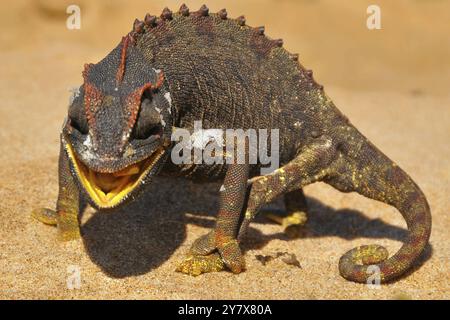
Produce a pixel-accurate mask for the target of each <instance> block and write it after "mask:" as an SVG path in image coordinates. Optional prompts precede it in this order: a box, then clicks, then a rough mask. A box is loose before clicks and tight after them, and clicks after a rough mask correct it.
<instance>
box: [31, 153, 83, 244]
mask: <svg viewBox="0 0 450 320" xmlns="http://www.w3.org/2000/svg"><path fill="white" fill-rule="evenodd" d="M58 170H59V193H58V200H57V202H56V210H51V209H47V208H40V209H35V210H33V211H32V213H31V216H32V217H33V218H35V219H36V220H38V221H40V222H43V223H45V224H48V225H56V226H57V228H58V239H59V240H61V241H69V240H73V239H77V238H79V237H80V227H79V220H78V212H79V209H80V204H79V191H78V188H77V186H76V184H75V181H74V179H73V177H72V174H71V173H70V168H69V159H68V158H67V154H66V152H65V151H64V148H63V147H62V146H61V149H60V154H59V168H58Z"/></svg>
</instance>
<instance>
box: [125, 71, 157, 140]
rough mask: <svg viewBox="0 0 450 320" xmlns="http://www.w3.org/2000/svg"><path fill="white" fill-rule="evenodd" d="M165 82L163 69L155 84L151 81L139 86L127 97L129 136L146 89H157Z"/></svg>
mask: <svg viewBox="0 0 450 320" xmlns="http://www.w3.org/2000/svg"><path fill="white" fill-rule="evenodd" d="M163 83H164V74H163V73H162V71H161V72H160V73H159V76H158V80H157V81H156V84H155V85H153V84H152V83H151V82H147V83H146V84H144V85H143V86H141V87H139V88H137V89H136V90H134V91H133V92H132V93H130V94H129V95H128V96H127V97H126V100H125V101H126V102H125V105H126V110H127V114H128V115H129V116H128V120H127V124H126V125H127V132H128V134H127V137H128V136H129V134H130V133H131V130H132V129H133V126H134V124H135V123H136V119H137V115H138V113H139V108H140V107H141V97H142V95H143V94H144V92H145V90H157V89H159V88H160V87H161V86H162V84H163ZM124 143H125V141H124Z"/></svg>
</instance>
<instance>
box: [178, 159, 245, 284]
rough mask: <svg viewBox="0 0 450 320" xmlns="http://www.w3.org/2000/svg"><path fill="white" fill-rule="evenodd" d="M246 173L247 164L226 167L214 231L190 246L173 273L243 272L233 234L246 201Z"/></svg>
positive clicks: (237, 228)
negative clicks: (225, 269) (226, 270)
mask: <svg viewBox="0 0 450 320" xmlns="http://www.w3.org/2000/svg"><path fill="white" fill-rule="evenodd" d="M248 172H249V165H248V164H232V165H230V166H229V168H228V170H227V173H226V175H225V179H224V183H223V186H222V188H221V191H220V206H219V207H220V209H219V212H218V214H217V220H216V227H215V229H214V230H213V231H211V232H209V233H208V234H206V235H204V236H202V237H200V238H198V239H197V240H196V241H195V242H194V243H193V245H192V247H191V249H190V252H189V255H188V257H187V258H186V259H185V260H184V261H183V262H182V263H181V264H180V265H179V266H178V268H177V269H176V271H179V272H182V273H187V274H190V275H194V276H196V275H199V274H201V273H205V272H213V271H221V270H223V269H224V268H225V266H226V267H227V268H228V269H230V270H231V271H232V272H233V273H240V272H241V271H243V270H244V269H245V261H244V258H243V255H242V252H241V249H240V247H239V243H238V241H237V233H238V230H239V226H240V220H241V215H242V208H243V207H244V201H245V198H246V190H247V179H248Z"/></svg>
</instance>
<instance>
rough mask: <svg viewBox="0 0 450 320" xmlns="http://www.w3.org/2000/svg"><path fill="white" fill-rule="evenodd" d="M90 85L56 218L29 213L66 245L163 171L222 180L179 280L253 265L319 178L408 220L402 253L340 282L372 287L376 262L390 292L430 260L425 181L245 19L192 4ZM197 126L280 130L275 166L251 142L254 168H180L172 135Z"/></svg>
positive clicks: (87, 77) (141, 29) (360, 266)
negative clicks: (271, 233) (256, 224)
mask: <svg viewBox="0 0 450 320" xmlns="http://www.w3.org/2000/svg"><path fill="white" fill-rule="evenodd" d="M82 76H83V83H82V85H81V86H80V87H79V88H78V90H76V91H75V93H74V95H73V97H72V98H71V102H70V104H69V108H68V115H67V116H66V118H65V121H64V124H63V127H62V130H61V134H60V154H59V163H58V176H59V192H58V198H57V201H56V210H51V209H48V208H39V209H35V210H33V211H32V215H33V217H34V218H36V219H38V220H39V221H41V222H43V223H45V224H49V225H56V226H57V230H58V238H59V239H60V240H63V241H68V240H72V239H76V238H79V237H80V235H81V232H80V222H79V213H80V212H79V211H80V201H81V199H87V201H88V203H89V204H90V205H92V206H93V207H94V208H96V209H98V210H99V212H102V211H106V210H109V209H111V208H115V207H118V206H122V205H124V204H126V203H127V202H129V201H133V200H134V199H136V198H137V196H138V195H139V194H141V192H142V191H143V190H145V186H146V185H148V184H150V183H152V180H154V177H155V176H163V177H168V178H171V177H185V178H187V179H191V180H193V181H198V182H204V181H223V185H222V187H221V189H220V191H219V208H218V212H217V218H216V224H215V227H214V228H213V230H211V231H210V232H208V233H207V234H205V235H203V236H201V237H200V238H198V239H197V240H195V241H194V242H193V244H192V246H191V248H190V250H189V253H188V254H187V256H186V257H185V259H184V260H182V261H181V263H180V264H179V265H178V267H177V271H179V272H182V273H185V274H189V275H193V276H196V275H200V274H202V273H206V272H215V271H221V270H229V271H231V272H232V273H236V274H237V273H240V272H243V271H244V270H245V269H246V264H245V259H244V254H243V252H242V251H241V248H240V244H241V242H242V240H243V239H244V236H245V234H246V231H247V230H248V227H249V225H250V223H251V221H252V220H253V219H254V218H255V216H256V215H257V213H258V212H259V211H260V209H261V208H262V207H263V206H264V205H265V204H268V203H270V202H272V201H273V200H275V199H277V198H279V197H283V198H284V201H285V204H286V209H287V216H286V217H285V218H283V219H288V218H289V217H292V216H293V215H295V214H297V215H298V214H299V213H302V212H303V213H305V212H306V211H307V203H306V201H305V196H304V193H303V188H304V187H305V186H307V185H309V184H312V183H315V182H319V181H320V182H324V183H326V184H329V185H330V186H332V187H334V188H335V189H337V190H338V191H341V192H345V193H348V192H356V193H358V194H360V195H362V196H364V197H367V198H369V199H373V200H376V201H380V202H383V203H386V204H388V205H390V206H393V207H394V208H396V209H397V210H398V211H399V212H400V213H401V214H402V216H403V218H404V219H405V220H406V223H407V228H408V236H407V238H406V239H405V241H404V243H403V245H402V246H401V248H400V249H399V250H398V251H397V252H396V253H395V254H394V255H392V256H389V253H388V251H387V249H385V248H384V247H382V246H380V245H375V244H372V245H363V246H360V247H357V248H354V249H352V250H350V251H348V252H347V253H345V254H344V255H343V256H342V257H341V258H340V260H339V272H340V274H341V276H342V277H344V278H345V279H347V280H350V281H354V282H359V283H365V282H366V281H368V279H369V276H370V275H371V273H370V272H369V271H370V269H369V267H370V266H376V267H378V269H379V274H380V279H381V282H382V283H385V282H390V281H393V280H397V279H399V278H400V277H401V276H403V275H405V273H406V272H408V271H410V269H411V268H412V267H413V266H414V265H415V264H417V263H418V260H419V259H420V257H421V255H422V254H423V253H424V251H425V249H426V247H427V245H428V241H429V237H430V233H431V213H430V208H429V205H428V203H427V200H426V197H425V195H424V194H423V192H422V191H421V189H420V188H419V187H418V185H417V184H416V183H415V182H414V181H413V180H412V179H411V178H410V176H409V175H408V174H407V173H406V172H405V171H403V170H402V169H401V168H400V167H399V166H398V165H397V164H396V163H395V162H393V161H392V160H390V159H389V158H388V157H387V156H386V155H384V154H383V153H382V152H381V151H380V150H379V149H378V148H377V147H376V146H374V145H373V144H372V143H371V142H370V141H369V140H368V139H367V138H366V137H365V136H364V135H363V134H362V133H360V132H359V131H358V130H357V129H356V128H355V127H354V126H353V125H352V124H351V122H350V121H349V119H348V118H347V117H346V116H345V115H344V114H343V113H341V112H340V111H339V110H338V109H337V107H336V106H335V105H334V103H333V102H332V101H331V99H330V98H329V97H328V96H327V95H326V94H325V92H324V88H323V86H322V85H320V84H318V83H317V82H316V81H315V80H314V78H313V73H312V71H310V70H307V69H305V67H304V66H303V65H302V64H301V63H300V62H299V57H298V54H291V53H289V52H288V51H287V50H286V49H285V48H284V47H283V41H282V40H275V39H272V38H270V37H268V36H266V35H265V30H264V27H256V28H254V27H250V26H248V25H247V24H246V19H245V17H244V16H240V17H238V18H236V19H232V18H229V17H228V15H227V11H226V10H225V9H222V10H220V11H218V12H217V13H212V12H210V11H209V9H208V8H207V6H206V5H203V6H202V7H201V8H200V9H199V10H197V11H192V12H191V11H190V10H189V8H188V7H187V6H186V5H184V4H183V5H182V6H181V7H180V9H179V10H178V12H172V11H171V10H170V9H168V8H165V9H164V10H163V11H162V13H161V15H160V16H154V15H150V14H147V15H146V16H145V18H144V19H143V20H139V19H136V20H135V21H134V23H133V27H132V30H131V31H130V32H129V33H128V34H126V35H125V36H124V37H123V38H122V39H121V41H120V42H119V44H118V45H117V46H116V47H115V48H114V49H113V50H112V51H111V52H110V53H109V54H108V55H106V57H105V58H103V59H102V60H101V61H100V62H98V63H96V64H92V63H91V64H85V66H84V71H83V73H82ZM198 120H201V121H202V126H203V127H204V128H205V129H206V130H208V129H214V128H220V129H228V128H232V129H238V128H241V129H252V128H253V129H277V130H278V133H279V139H278V154H277V156H278V157H279V166H278V168H277V169H276V170H273V171H271V172H269V173H267V174H261V173H260V172H261V171H260V170H261V167H262V164H261V163H260V161H257V163H250V161H249V155H250V153H251V150H250V149H249V148H248V140H245V139H244V140H245V141H246V142H245V146H246V147H245V148H244V152H243V154H244V161H241V162H239V161H235V162H231V163H212V164H207V163H188V164H186V163H182V164H179V163H174V162H173V161H172V157H171V153H172V151H173V150H174V148H175V146H176V145H177V144H176V141H173V139H172V135H173V132H174V130H175V129H177V128H178V129H180V128H184V129H186V130H189V131H190V132H192V130H193V128H194V122H195V121H198ZM283 221H284V220H283Z"/></svg>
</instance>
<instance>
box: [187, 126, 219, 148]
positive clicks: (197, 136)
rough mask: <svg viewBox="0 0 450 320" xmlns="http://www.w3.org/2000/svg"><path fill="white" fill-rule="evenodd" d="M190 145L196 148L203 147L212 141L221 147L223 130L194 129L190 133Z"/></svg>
mask: <svg viewBox="0 0 450 320" xmlns="http://www.w3.org/2000/svg"><path fill="white" fill-rule="evenodd" d="M191 141H192V146H193V147H194V148H197V149H204V148H205V147H206V145H207V144H208V143H209V142H211V141H214V142H216V143H217V145H218V146H219V147H223V130H221V129H206V130H198V131H195V132H194V133H193V134H192V135H191Z"/></svg>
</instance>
